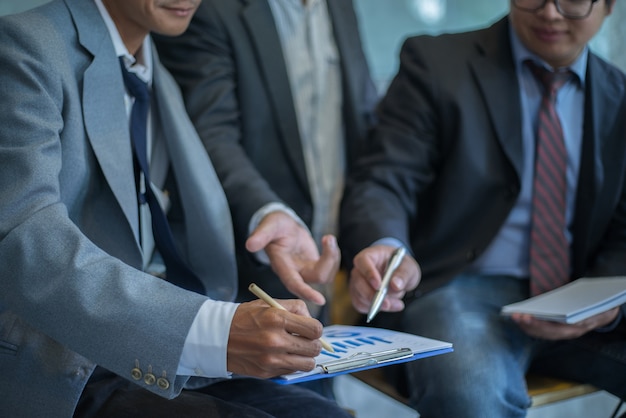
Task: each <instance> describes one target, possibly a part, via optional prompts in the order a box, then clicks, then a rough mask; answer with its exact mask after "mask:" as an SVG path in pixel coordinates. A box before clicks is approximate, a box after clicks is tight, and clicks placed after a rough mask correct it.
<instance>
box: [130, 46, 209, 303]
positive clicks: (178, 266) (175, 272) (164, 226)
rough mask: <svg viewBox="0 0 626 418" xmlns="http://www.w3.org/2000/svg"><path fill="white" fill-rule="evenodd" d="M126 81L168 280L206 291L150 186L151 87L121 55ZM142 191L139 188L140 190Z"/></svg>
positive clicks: (144, 197)
mask: <svg viewBox="0 0 626 418" xmlns="http://www.w3.org/2000/svg"><path fill="white" fill-rule="evenodd" d="M120 63H121V65H122V74H123V76H124V83H125V85H126V88H127V89H128V92H129V94H130V95H131V96H133V97H134V98H135V102H134V104H133V108H132V111H131V116H130V138H131V143H132V147H133V152H134V157H135V160H136V163H137V165H138V167H139V170H141V172H142V173H143V175H144V180H145V184H146V187H145V189H146V192H145V194H144V193H141V192H138V194H139V203H140V204H142V203H146V202H147V203H148V207H149V208H150V215H151V216H152V233H153V234H154V241H155V244H156V247H157V249H158V250H159V253H160V254H161V257H163V262H164V263H165V273H166V276H167V280H168V281H169V282H171V283H173V284H176V285H177V286H180V287H182V288H184V289H187V290H191V291H194V292H198V293H202V294H204V290H205V289H204V286H203V285H202V282H201V281H200V280H199V279H198V277H197V276H196V275H195V274H194V273H193V272H192V271H191V270H190V269H189V268H188V267H187V265H186V264H185V262H184V261H183V260H182V259H181V257H180V255H179V254H178V250H177V249H176V244H175V243H174V237H173V235H172V231H171V229H170V226H169V223H168V221H167V217H166V216H165V213H164V212H163V209H162V208H161V205H160V204H159V200H158V198H157V197H156V195H155V194H154V191H153V190H152V188H151V187H150V184H151V183H150V170H149V166H148V149H147V148H148V147H147V140H146V137H147V134H146V132H147V130H146V129H147V124H148V110H149V109H150V91H149V90H148V86H147V85H146V83H144V82H143V81H142V80H140V79H139V77H137V75H135V74H133V73H132V72H129V71H128V70H127V69H126V65H124V61H123V58H122V57H120ZM138 190H139V189H138Z"/></svg>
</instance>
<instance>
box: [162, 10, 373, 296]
mask: <svg viewBox="0 0 626 418" xmlns="http://www.w3.org/2000/svg"><path fill="white" fill-rule="evenodd" d="M156 41H157V47H158V49H159V53H160V55H161V57H162V59H163V62H164V64H165V65H166V66H167V67H168V69H170V71H171V72H172V74H173V75H174V77H175V78H176V80H177V81H178V82H179V84H180V85H181V88H182V91H183V96H184V98H185V102H186V105H187V109H188V111H189V113H190V116H191V119H192V121H193V122H194V124H195V126H196V128H197V129H198V132H199V133H200V137H201V138H202V140H203V142H204V145H205V147H206V148H207V150H208V151H209V154H210V156H211V159H212V160H213V162H214V165H215V169H216V171H217V174H218V176H219V178H220V180H221V181H222V185H223V186H224V190H225V191H226V195H227V197H228V201H229V205H230V208H231V212H232V214H233V220H234V227H235V239H236V247H237V255H238V257H237V260H238V268H239V280H240V289H241V290H242V291H241V292H240V297H243V298H248V297H250V294H249V292H247V291H245V289H246V288H247V286H248V283H249V282H250V280H254V281H256V282H257V283H260V284H261V285H262V286H263V287H264V288H266V290H267V291H268V293H271V294H272V295H277V296H280V297H288V296H290V295H292V294H295V295H297V296H299V297H301V298H303V299H305V300H309V301H312V302H314V303H315V304H317V305H321V304H323V303H324V302H325V298H324V296H323V292H322V293H318V292H317V291H313V290H312V289H311V288H309V287H308V286H303V284H304V282H303V281H302V278H300V276H299V275H295V274H292V273H291V272H290V271H287V270H288V269H285V267H284V266H281V265H279V264H278V263H275V262H274V261H273V260H272V262H271V267H270V265H268V263H267V262H260V261H261V260H262V257H258V254H257V253H258V252H259V251H262V250H265V252H267V254H268V255H269V256H270V259H272V253H273V252H276V251H281V249H282V248H285V247H288V246H289V245H290V244H289V243H283V242H282V237H281V234H283V233H284V231H290V233H291V234H292V235H293V234H296V233H297V234H298V237H299V239H300V241H301V242H305V243H308V248H309V249H310V253H311V254H313V255H315V254H316V252H317V248H318V246H320V247H321V248H322V263H324V262H325V261H324V260H325V259H330V258H331V256H333V254H334V253H333V248H334V242H335V241H334V238H333V237H330V236H326V237H324V236H325V235H327V234H331V235H334V234H336V232H337V231H336V224H337V219H338V208H339V200H340V197H341V194H342V192H343V183H344V181H343V179H344V174H345V172H347V171H348V170H349V169H350V167H351V165H352V161H353V160H354V159H355V156H356V155H357V154H358V153H359V152H360V149H361V147H362V142H363V138H364V136H365V132H366V130H367V128H368V126H369V124H370V122H371V113H372V109H373V107H374V105H375V102H376V100H377V95H376V92H375V89H374V86H373V83H372V81H371V79H370V75H369V70H368V66H367V63H366V61H365V57H364V55H363V51H362V47H361V42H360V37H359V32H358V27H357V20H356V16H355V14H354V9H353V5H352V1H351V0H333V1H326V0H309V1H302V0H289V1H277V0H259V1H245V0H235V1H222V0H208V1H204V2H203V4H202V5H201V6H200V8H199V10H198V12H197V13H196V15H195V16H194V19H193V20H192V22H191V24H190V27H189V29H188V30H187V32H186V33H185V34H183V35H182V36H180V37H176V38H157V39H156ZM261 219H262V221H260V220H261ZM259 222H260V226H259V228H256V226H257V225H258V224H259ZM323 237H324V238H323ZM329 245H332V247H331V249H328V248H329ZM337 254H338V252H337ZM305 255H306V254H305ZM307 257H308V256H307ZM303 258H306V257H304V256H303ZM314 258H315V257H314ZM326 264H327V265H331V264H332V262H330V261H329V262H326ZM272 270H273V271H272ZM320 270H321V269H319V268H318V269H317V270H315V271H314V272H313V273H315V274H308V275H307V274H306V272H305V275H304V281H305V282H308V283H320V284H324V283H328V281H329V280H331V279H332V278H333V276H332V274H331V275H329V274H326V275H324V274H320V273H319V271H320ZM325 271H326V272H332V269H330V268H326V269H325ZM276 276H279V277H282V278H283V282H285V283H287V288H285V286H283V284H282V283H281V281H280V280H278V279H277V277H276ZM287 289H288V290H287ZM318 290H319V288H318Z"/></svg>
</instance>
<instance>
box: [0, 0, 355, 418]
mask: <svg viewBox="0 0 626 418" xmlns="http://www.w3.org/2000/svg"><path fill="white" fill-rule="evenodd" d="M198 4H199V1H196V0H133V1H132V2H128V1H126V0H95V1H94V0H79V1H74V0H72V1H70V0H54V1H52V2H51V3H49V4H46V5H44V6H42V7H40V8H37V9H34V10H32V11H29V12H25V13H23V14H19V15H13V16H7V17H3V18H1V19H0V39H2V42H0V67H1V68H2V71H1V72H0V96H1V97H2V100H1V101H0V189H1V190H2V191H3V193H2V196H1V197H0V219H1V221H0V260H2V262H1V263H0V277H1V278H2V279H1V280H0V370H1V371H2V373H1V376H0V393H1V394H2V395H1V396H0V415H1V416H20V417H27V416H33V417H34V416H47V417H69V416H72V415H75V416H139V415H148V416H162V415H167V416H245V417H267V416H285V417H287V416H298V417H301V416H311V417H313V416H327V415H328V416H347V415H346V414H345V412H344V411H342V410H341V409H340V408H338V407H337V406H336V405H335V404H334V403H332V402H329V401H327V400H325V399H323V398H322V397H320V396H319V395H316V394H314V393H312V392H310V391H306V390H304V389H301V388H297V387H285V386H280V385H277V384H275V383H273V382H271V381H268V380H264V379H257V378H259V377H260V378H267V377H271V376H275V375H279V374H283V373H286V372H291V371H295V370H310V369H312V368H313V367H314V364H315V362H314V357H315V356H316V355H317V354H318V353H319V352H320V350H321V344H320V342H319V340H318V338H319V337H320V335H321V331H322V326H321V324H320V323H319V322H318V321H317V320H315V319H312V318H310V317H308V312H307V310H306V308H305V306H304V304H303V303H302V302H300V301H292V300H287V301H283V302H282V303H283V305H284V306H285V308H287V310H286V311H282V310H277V309H275V308H269V307H268V306H266V305H265V303H263V302H261V301H254V302H249V303H243V304H235V303H232V302H230V301H231V300H232V299H233V298H234V297H235V291H236V270H235V262H234V250H233V247H234V244H233V238H232V231H231V220H230V214H229V210H228V206H227V203H226V200H225V196H224V194H223V191H222V189H221V187H220V186H219V182H218V180H217V177H216V175H215V172H214V171H213V168H212V164H211V161H210V160H209V158H208V156H207V154H206V151H205V150H204V148H203V147H202V143H201V141H200V139H199V138H198V136H197V133H196V132H195V130H194V128H193V126H192V124H191V122H190V120H189V119H188V117H187V115H186V112H185V109H184V105H183V102H182V98H181V96H180V92H179V90H178V87H177V86H176V84H175V82H174V80H173V79H172V78H171V77H170V75H169V73H167V71H166V70H165V69H164V68H163V67H162V66H161V64H160V63H159V60H158V57H157V55H156V51H155V50H153V49H152V46H151V38H150V36H148V34H149V32H150V31H156V32H160V33H163V34H167V35H175V34H179V33H181V32H182V31H184V30H185V29H186V27H187V25H188V23H189V20H190V19H191V16H192V15H193V13H194V11H195V9H196V8H197V5H198ZM127 73H129V74H127ZM123 74H124V76H123ZM125 79H129V80H131V79H132V80H135V82H137V81H138V84H140V85H141V86H143V89H144V90H146V89H147V90H149V92H150V94H151V97H152V101H150V102H148V101H145V100H144V99H145V98H146V97H148V94H147V93H145V92H144V93H139V92H137V93H136V92H135V91H134V90H133V88H134V87H133V88H131V85H132V83H131V84H127V89H125V84H124V80H125ZM129 83H130V82H129ZM136 84H137V83H136ZM140 108H141V109H144V110H146V111H147V113H144V116H146V115H147V120H148V121H149V123H146V119H145V118H144V119H143V124H142V123H135V121H136V118H135V115H136V114H138V112H136V110H137V109H140ZM129 115H131V116H130V120H132V121H133V123H131V126H132V135H131V134H130V132H129ZM138 132H139V133H138ZM131 136H132V142H131ZM141 136H143V139H144V140H146V139H147V150H148V151H150V152H149V154H148V155H150V158H149V169H146V168H144V165H145V157H146V150H145V149H144V156H143V157H141V152H140V151H139V148H140V145H139V142H138V141H137V140H136V138H138V137H141ZM131 143H132V146H131ZM143 144H144V147H145V146H146V142H145V141H144V142H143ZM131 147H132V149H133V151H131ZM133 160H135V163H134V162H133ZM148 189H150V190H148ZM138 196H139V199H138ZM144 199H146V200H147V201H148V204H146V203H145V200H144ZM155 201H156V202H157V205H156V206H158V208H159V210H160V212H159V211H158V210H157V207H156V206H154V205H153V203H154V202H155ZM147 206H149V207H150V210H146V207H147ZM163 211H167V212H168V220H169V228H170V230H171V231H170V233H171V234H172V235H173V237H170V242H171V243H173V245H174V249H173V252H174V253H178V255H179V256H180V258H181V259H182V260H179V261H180V265H185V266H186V267H187V271H190V272H191V273H190V274H191V276H193V277H194V278H195V279H196V280H197V283H196V285H197V286H198V288H200V289H205V290H206V294H201V293H196V292H192V291H188V290H185V289H183V288H181V287H179V286H177V283H179V282H180V279H181V278H182V277H183V275H182V274H179V273H178V272H179V270H173V269H170V266H172V265H173V264H171V263H170V262H168V259H167V257H166V254H167V252H166V250H165V249H164V248H165V247H163V246H162V245H161V244H162V243H163V242H164V241H163V238H162V235H160V232H159V231H162V230H161V229H159V228H160V227H157V226H154V230H153V229H152V228H150V224H149V219H150V217H152V219H153V224H154V225H156V224H157V222H156V221H155V219H160V218H159V216H157V215H158V213H161V217H163ZM146 222H148V224H146ZM164 223H165V225H167V222H166V221H165V222H164ZM146 225H147V227H146ZM153 231H154V233H153ZM155 242H156V244H155ZM155 245H156V250H158V251H156V252H153V251H152V250H153V249H154V248H155ZM168 251H169V250H168ZM155 253H159V254H161V255H162V256H163V258H164V259H165V264H166V266H167V269H166V271H165V272H164V273H165V275H166V277H167V281H166V280H163V279H162V278H159V277H156V275H153V274H148V273H147V271H152V272H154V273H155V274H157V273H158V274H159V275H160V276H162V275H163V271H162V269H161V270H157V268H158V267H159V265H160V264H162V263H159V258H158V257H156V256H155V257H153V254H155ZM172 271H174V272H175V273H174V274H171V273H172ZM207 295H208V296H207ZM231 374H232V375H237V376H236V377H235V376H232V378H229V377H231ZM246 376H253V377H254V378H249V377H246ZM277 397H278V398H277ZM277 399H280V400H277Z"/></svg>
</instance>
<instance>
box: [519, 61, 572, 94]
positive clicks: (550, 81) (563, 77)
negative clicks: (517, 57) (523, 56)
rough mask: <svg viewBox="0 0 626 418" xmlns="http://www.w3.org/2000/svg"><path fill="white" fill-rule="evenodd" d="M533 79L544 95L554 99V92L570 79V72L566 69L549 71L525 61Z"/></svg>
mask: <svg viewBox="0 0 626 418" xmlns="http://www.w3.org/2000/svg"><path fill="white" fill-rule="evenodd" d="M525 63H526V65H528V68H530V71H531V72H532V73H533V75H534V76H535V78H536V79H537V80H539V82H540V83H541V85H542V86H543V91H544V94H546V95H547V96H549V97H550V98H551V99H554V97H555V95H556V92H557V91H558V90H559V89H560V88H561V87H563V85H564V84H565V83H567V82H568V81H569V80H570V79H571V78H572V75H573V74H572V72H571V71H570V70H568V69H562V70H557V71H550V70H548V69H547V68H546V67H544V66H542V65H539V64H537V63H536V62H534V61H531V60H527V61H525Z"/></svg>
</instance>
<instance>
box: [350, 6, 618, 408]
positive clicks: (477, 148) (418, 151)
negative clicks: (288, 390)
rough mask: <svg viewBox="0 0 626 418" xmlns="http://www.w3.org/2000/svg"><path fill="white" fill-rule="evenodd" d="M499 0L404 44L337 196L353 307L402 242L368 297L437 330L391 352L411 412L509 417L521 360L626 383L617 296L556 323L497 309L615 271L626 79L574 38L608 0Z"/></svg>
mask: <svg viewBox="0 0 626 418" xmlns="http://www.w3.org/2000/svg"><path fill="white" fill-rule="evenodd" d="M510 4H511V8H510V12H509V14H508V16H507V17H506V18H504V19H502V20H500V21H499V22H497V23H495V24H494V25H493V26H491V27H489V28H487V29H483V30H478V31H473V32H469V33H462V34H452V35H442V36H438V37H429V36H419V37H413V38H409V39H408V40H407V41H406V42H405V44H404V46H403V48H402V52H401V66H400V69H399V72H398V74H397V75H396V77H395V79H394V80H393V82H392V84H391V86H390V88H389V91H388V92H387V94H386V97H385V98H384V99H383V100H382V102H381V105H380V108H379V112H378V115H379V120H380V124H379V125H378V126H377V128H376V129H375V131H374V132H373V134H372V136H371V140H372V144H371V145H372V150H371V151H370V152H369V153H368V155H367V157H366V158H364V159H363V160H362V165H360V167H359V170H355V175H354V176H353V177H352V178H351V179H350V183H349V185H348V186H347V191H346V197H345V201H344V205H343V208H342V235H341V236H342V237H343V238H344V240H343V242H342V247H343V250H345V251H346V252H347V253H348V255H356V258H355V259H354V268H353V270H352V272H351V281H350V285H351V295H352V299H353V304H354V305H355V307H356V308H357V309H358V310H359V311H360V312H367V311H368V309H369V305H370V302H371V300H372V298H373V295H374V293H375V291H376V289H378V287H379V286H380V276H381V274H382V270H383V269H384V267H385V265H386V262H387V260H388V259H389V257H390V255H391V253H392V251H393V250H394V247H396V246H398V245H403V246H406V247H407V248H408V249H409V250H410V253H411V255H412V256H408V257H405V261H404V263H403V264H402V265H401V266H400V268H399V270H398V271H397V274H396V275H395V277H394V279H393V280H392V284H391V287H390V291H389V296H388V297H387V299H386V300H385V301H384V303H383V310H386V311H402V310H403V312H402V313H401V314H400V317H399V318H395V319H398V320H399V323H398V324H397V325H398V326H400V327H401V328H402V329H403V330H405V331H408V332H411V333H416V334H420V335H424V336H426V337H432V338H437V339H442V340H447V341H451V342H453V343H454V346H455V352H454V353H452V354H450V355H446V356H441V357H440V358H436V359H434V358H433V359H425V360H419V361H416V362H412V363H410V364H408V365H407V367H406V371H407V377H408V392H407V395H408V396H410V401H411V405H412V406H414V407H415V408H416V409H417V410H418V411H419V413H420V416H422V417H424V418H431V417H455V418H459V417H468V418H469V417H472V418H474V417H523V416H525V415H526V410H527V408H528V407H529V406H530V399H529V397H528V394H527V391H526V386H525V380H524V374H525V373H526V371H527V370H529V369H530V370H535V371H539V372H541V373H544V374H549V375H554V376H557V377H561V378H566V379H571V380H575V381H580V382H588V383H591V384H593V385H595V386H597V387H599V388H602V389H605V390H607V391H609V392H611V393H613V394H614V395H616V396H618V397H619V398H622V399H624V398H625V397H626V362H624V354H625V353H626V323H625V321H624V320H623V315H624V307H622V309H621V310H620V309H619V308H614V309H611V310H608V311H606V312H603V313H601V314H599V315H596V316H594V317H592V318H589V319H588V320H585V321H581V322H580V323H577V324H572V325H567V324H560V323H555V322H548V321H541V320H539V319H536V318H533V317H530V316H524V315H516V316H514V317H513V318H511V319H509V318H504V317H502V316H501V315H500V309H501V307H502V306H503V305H506V304H509V303H512V302H515V301H519V300H522V299H525V298H528V297H529V296H531V295H534V294H540V293H541V292H542V291H545V290H548V289H549V288H552V287H558V286H560V285H562V284H563V283H565V282H567V281H568V280H573V279H575V278H578V277H582V276H601V275H607V276H609V275H626V118H625V117H624V115H626V76H625V75H624V74H623V73H622V72H620V71H619V70H618V69H616V68H615V67H614V66H612V65H610V64H608V63H606V62H604V61H603V60H601V59H600V58H599V57H598V56H596V55H594V54H593V53H592V52H591V51H590V50H589V49H588V47H587V42H588V41H589V39H590V38H591V37H592V36H593V35H594V34H595V33H596V32H597V31H598V30H599V29H600V27H601V25H602V23H603V22H604V20H605V18H606V17H607V16H608V15H609V14H610V13H611V11H612V9H613V6H614V2H612V1H611V0H582V1H581V0H576V1H571V0H556V1H546V0H511V2H510ZM535 73H537V75H536V74H535ZM539 74H540V75H539ZM544 78H547V79H549V78H553V79H555V81H558V83H557V82H555V84H554V85H553V86H551V87H550V88H547V87H544V85H543V79H544ZM548 93H550V95H548ZM548 111H549V112H548ZM540 115H541V116H540ZM548 115H549V116H548ZM555 115H556V116H557V117H558V119H555ZM548 127H549V128H550V131H549V132H550V134H549V135H547V132H548V131H547V130H546V129H545V128H548ZM557 139H558V140H559V141H557ZM545 144H550V146H551V149H550V152H546V147H545ZM547 155H549V156H550V158H551V160H550V161H549V162H547V163H546V162H545V160H544V157H545V156H547ZM559 162H560V163H559ZM557 167H560V168H561V170H558V169H557ZM545 173H548V174H549V176H548V178H546V177H544V176H543V174H545ZM537 180H541V181H537ZM552 185H554V186H556V187H554V188H551V189H550V190H551V191H550V192H548V188H549V187H550V186H552ZM537 198H540V199H537ZM546 202H549V203H550V204H554V206H551V207H550V208H549V209H548V210H543V211H542V212H541V216H539V217H537V216H535V213H536V212H539V211H540V209H541V208H544V209H545V207H544V206H543V204H544V203H546ZM547 231H549V234H545V233H546V232H547ZM540 234H544V235H540ZM539 236H541V239H540V240H535V237H539ZM557 243H558V244H557ZM372 244H374V245H372ZM539 249H542V250H544V252H543V253H539V251H537V250H539ZM551 253H554V255H555V257H550V258H548V256H550V255H551ZM418 263H419V264H418ZM420 270H421V271H420ZM553 273H554V274H553ZM548 278H550V280H548ZM420 279H421V281H420ZM418 282H419V286H417V285H418ZM548 284H549V286H548ZM539 285H543V286H544V287H543V288H540V287H539ZM416 286H417V287H416ZM414 288H416V289H415V292H414V294H412V295H409V296H408V297H406V298H404V299H403V296H405V294H406V293H407V292H410V291H411V290H412V289H414ZM531 290H532V293H531ZM390 315H393V314H390ZM383 319H389V318H383V315H382V314H381V315H380V317H377V318H376V320H378V321H381V320H383ZM405 388H406V386H405Z"/></svg>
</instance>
